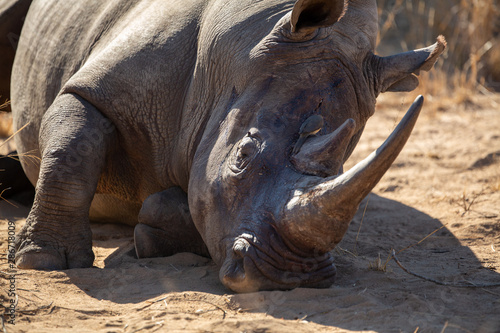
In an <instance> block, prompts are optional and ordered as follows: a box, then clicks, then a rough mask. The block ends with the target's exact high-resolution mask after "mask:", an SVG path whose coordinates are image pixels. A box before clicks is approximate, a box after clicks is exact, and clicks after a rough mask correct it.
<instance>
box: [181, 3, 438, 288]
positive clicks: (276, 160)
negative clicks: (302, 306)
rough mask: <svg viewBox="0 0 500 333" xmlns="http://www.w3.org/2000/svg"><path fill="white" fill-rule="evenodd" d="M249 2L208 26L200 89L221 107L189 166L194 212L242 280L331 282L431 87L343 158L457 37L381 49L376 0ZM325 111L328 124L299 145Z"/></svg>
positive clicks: (215, 15)
mask: <svg viewBox="0 0 500 333" xmlns="http://www.w3.org/2000/svg"><path fill="white" fill-rule="evenodd" d="M267 6H268V7H269V5H267ZM231 7H235V8H231ZM239 7H240V8H239V9H236V5H234V4H225V5H224V6H222V5H221V6H220V7H218V6H217V5H214V6H213V7H212V8H209V9H208V11H209V13H208V14H206V17H210V18H211V19H210V21H208V20H205V21H204V22H203V24H202V28H201V31H200V36H201V42H200V46H199V49H198V55H199V56H198V64H197V67H196V70H195V73H194V80H195V81H194V85H195V87H196V86H197V88H196V89H194V91H197V92H198V94H197V98H198V99H199V98H200V96H201V97H202V98H203V100H206V101H207V107H208V108H210V109H211V111H210V117H209V118H208V119H207V120H206V122H205V124H204V125H205V126H204V131H203V135H202V136H201V137H200V139H199V144H198V148H197V150H196V153H195V155H194V157H193V161H192V167H191V171H190V173H191V174H190V180H189V205H190V210H191V214H192V216H193V221H194V222H195V224H196V227H197V229H198V231H199V232H200V234H201V235H202V237H203V239H204V241H205V243H206V245H207V247H208V249H209V251H210V253H211V255H212V257H213V259H214V260H215V261H216V262H217V263H218V264H219V265H220V266H221V269H220V279H221V281H222V283H223V284H224V285H225V286H227V287H228V288H230V289H232V290H234V291H237V292H250V291H256V290H266V289H291V288H295V287H298V286H305V287H328V286H330V285H331V284H332V282H333V279H334V276H335V273H336V269H335V266H334V265H333V261H332V258H331V256H330V253H329V251H331V250H332V249H333V248H334V247H335V246H336V245H337V244H338V243H339V242H340V240H341V239H342V237H343V236H344V234H345V232H346V230H347V228H348V226H349V223H350V221H351V219H352V218H353V216H354V214H355V212H356V210H357V208H358V206H359V204H360V202H361V200H362V199H363V198H364V197H365V196H366V195H367V194H368V193H369V192H370V191H371V189H372V188H373V187H374V186H375V185H376V183H377V182H378V181H379V179H380V178H381V177H382V176H383V174H384V173H385V172H386V170H387V169H388V168H389V167H390V165H391V163H392V162H393V161H394V159H395V158H396V156H397V154H398V153H399V151H400V150H401V149H402V147H403V145H404V144H405V142H406V140H407V138H408V137H409V135H410V132H411V130H412V128H413V125H414V123H415V121H416V119H417V117H418V113H419V111H420V108H421V106H422V98H421V97H420V98H418V99H417V100H416V101H415V103H414V104H413V105H412V106H411V108H410V110H409V111H408V113H407V115H406V116H405V118H404V119H403V120H402V121H401V123H400V125H399V126H398V127H397V128H396V130H395V131H394V133H392V135H391V136H390V137H389V138H388V139H387V140H386V142H385V143H384V144H383V145H382V146H381V147H380V148H379V149H377V151H375V152H374V153H373V154H371V155H370V156H369V157H367V158H366V159H365V160H363V161H361V162H359V163H358V164H357V165H356V166H355V167H353V168H352V169H350V170H348V171H347V172H345V173H344V172H343V168H342V165H343V164H344V162H345V161H346V160H347V158H348V157H349V155H350V154H351V152H352V151H353V149H354V147H355V146H356V144H357V142H358V140H359V138H360V135H361V133H362V131H363V128H364V126H365V123H366V121H367V119H368V118H369V117H370V116H371V115H372V114H373V113H374V110H375V101H376V97H377V96H378V95H379V94H380V93H381V92H386V91H411V90H413V89H415V88H416V87H417V85H418V79H417V77H416V75H415V74H418V73H419V71H420V70H429V69H431V67H432V66H433V65H434V63H435V62H436V61H437V59H438V57H439V55H440V54H441V53H442V52H443V50H444V49H445V44H446V43H445V41H444V38H442V37H440V38H438V41H437V43H436V44H434V45H432V46H430V47H428V48H425V49H420V50H415V51H411V52H407V53H402V54H397V55H393V56H390V57H379V56H376V55H374V48H375V41H376V36H377V31H378V30H377V29H378V23H377V7H376V1H375V0H351V1H347V2H344V0H298V1H297V2H296V3H295V4H293V7H291V6H290V5H288V6H285V7H283V5H279V2H277V4H276V6H275V7H272V8H271V9H269V8H267V10H265V8H264V6H263V5H262V4H261V3H260V2H256V3H255V4H254V5H253V6H251V7H243V8H241V6H239ZM230 13H231V14H230ZM227 21H231V22H236V24H234V25H231V26H229V25H228V24H226V22H227ZM266 24H269V26H267V25H266ZM207 91H210V92H211V95H210V96H209V93H208V92H207ZM314 115H316V116H318V115H319V116H320V117H321V119H322V120H323V122H322V124H319V125H318V126H317V127H318V128H317V130H319V132H317V133H316V135H315V136H312V135H311V136H309V137H306V138H305V142H304V143H303V145H302V146H301V147H300V149H295V150H294V146H295V145H296V143H297V140H298V139H299V137H300V134H299V132H300V129H301V127H303V125H304V123H305V122H307V121H308V119H309V118H310V117H311V116H314Z"/></svg>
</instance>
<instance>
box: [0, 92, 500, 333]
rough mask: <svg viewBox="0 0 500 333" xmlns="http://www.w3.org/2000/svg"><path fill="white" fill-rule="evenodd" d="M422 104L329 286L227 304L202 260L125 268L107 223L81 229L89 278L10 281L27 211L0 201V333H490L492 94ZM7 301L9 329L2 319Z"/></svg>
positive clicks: (495, 165)
mask: <svg viewBox="0 0 500 333" xmlns="http://www.w3.org/2000/svg"><path fill="white" fill-rule="evenodd" d="M404 96H406V97H404ZM410 102H411V99H410V97H409V96H408V95H401V96H400V95H392V97H390V98H387V97H385V98H384V97H383V98H382V99H381V100H380V102H379V105H378V108H377V113H376V115H375V116H374V117H373V118H372V119H371V120H370V122H369V124H368V126H367V129H366V131H365V134H364V136H363V138H362V140H361V142H360V144H359V145H358V148H357V150H356V152H355V154H354V155H353V156H352V158H351V159H350V161H349V162H348V164H349V166H352V165H353V163H354V162H355V161H359V160H360V159H362V158H364V157H365V156H366V155H368V153H369V152H371V151H372V150H373V149H375V148H376V147H377V146H378V145H379V144H380V143H381V142H382V141H383V140H384V139H385V138H386V137H387V136H388V135H389V133H390V132H391V130H392V129H393V128H394V126H395V124H396V123H397V121H398V119H399V118H401V117H402V116H403V114H404V111H405V110H406V108H407V107H408V106H409V104H410ZM433 105H436V101H432V100H427V102H426V105H424V108H425V109H424V111H423V114H422V116H421V119H419V122H418V123H417V126H416V128H415V130H414V133H413V135H412V137H411V138H410V141H409V143H408V144H407V146H406V147H405V149H404V151H403V152H402V153H401V155H400V157H399V158H398V159H397V161H396V162H395V163H394V165H393V166H392V168H391V169H390V170H389V172H388V173H387V174H386V175H385V176H384V178H383V179H382V180H381V182H380V183H379V185H378V186H377V187H376V188H375V190H374V191H373V193H371V194H370V195H369V196H368V198H367V199H365V201H364V202H363V203H362V204H361V206H360V210H359V212H358V214H357V215H356V217H355V218H354V220H353V222H352V224H351V226H350V229H349V231H348V233H347V235H346V237H345V238H344V240H343V241H342V243H341V244H340V246H339V247H337V249H336V250H334V256H335V260H336V264H337V268H338V278H337V281H336V283H335V284H334V285H333V286H331V287H330V288H329V289H323V290H318V289H303V288H299V289H295V290H291V291H284V292H280V291H274V292H257V293H250V294H241V295H238V294H234V293H232V292H230V291H229V290H227V289H225V288H224V287H223V286H222V284H221V283H220V282H219V280H218V269H217V267H216V266H215V265H214V264H213V263H212V262H211V261H210V260H208V259H205V258H202V257H198V256H196V255H193V254H188V253H181V254H178V255H175V256H172V257H168V258H156V259H142V260H138V259H135V258H134V256H133V251H132V249H133V237H132V229H131V228H128V227H124V226H119V225H98V224H95V225H92V230H93V233H94V236H93V237H94V244H93V246H94V252H95V254H96V261H95V267H93V268H87V269H72V270H65V271H54V272H38V271H15V270H10V269H9V267H8V264H7V260H6V255H5V253H6V249H7V246H8V242H7V232H8V222H9V221H11V222H15V224H16V227H17V228H18V229H19V228H20V227H21V225H22V224H23V223H24V220H25V218H26V215H27V213H28V209H27V208H25V207H17V208H16V207H13V206H11V205H10V204H8V203H6V202H0V235H1V236H0V250H1V253H2V255H1V264H0V271H1V273H0V283H1V286H0V303H1V304H3V306H4V307H3V308H2V307H0V313H1V312H2V311H7V312H5V313H4V315H3V321H4V324H5V326H4V332H5V331H6V332H68V331H71V332H127V333H131V332H167V331H168V332H181V331H182V332H286V333H289V332H324V331H325V332H326V331H328V332H344V331H370V332H447V333H450V332H500V287H481V286H479V285H480V284H500V274H499V273H500V255H499V253H500V97H499V96H494V95H492V96H489V97H484V96H483V97H476V98H474V100H473V103H468V104H467V105H465V106H459V107H455V106H453V107H452V106H451V105H453V104H450V106H446V103H444V104H443V103H441V105H443V107H442V108H441V110H437V111H433V110H434V107H433ZM438 229H439V230H438ZM436 230H438V231H437V232H435V233H434V234H432V235H431V236H430V237H428V238H425V237H426V236H427V235H429V234H431V233H432V232H434V231H436ZM424 238H425V239H424ZM412 245H413V246H412ZM408 246H412V247H410V248H407V247H408ZM405 248H407V249H405ZM391 249H395V250H396V251H401V250H403V251H401V252H398V254H397V257H398V259H399V260H400V262H401V263H402V264H403V265H404V266H405V267H406V268H407V269H409V270H411V271H413V272H415V273H418V274H421V275H424V276H426V277H428V278H432V279H435V280H439V281H443V282H446V283H448V284H462V285H463V284H469V285H471V284H476V288H459V287H452V286H443V285H438V284H435V283H433V282H430V281H427V280H424V279H421V278H418V277H415V276H412V275H410V274H408V273H406V272H405V271H403V270H402V269H401V268H400V267H398V266H397V264H396V262H395V261H394V260H391V261H390V262H389V263H387V264H386V265H385V262H386V259H387V257H388V256H389V254H390V253H391ZM378 258H380V262H378ZM9 273H15V275H14V279H13V281H14V280H15V294H16V295H17V296H16V297H14V296H9V295H8V291H9V280H8V277H9V276H10V275H8V274H9ZM11 300H13V301H16V302H17V303H16V308H15V315H16V317H15V325H12V324H9V323H8V321H9V320H11V317H10V316H9V313H8V309H7V310H6V309H5V307H9V304H10V303H9V302H10V301H11ZM1 326H2V324H1V323H0V327H1Z"/></svg>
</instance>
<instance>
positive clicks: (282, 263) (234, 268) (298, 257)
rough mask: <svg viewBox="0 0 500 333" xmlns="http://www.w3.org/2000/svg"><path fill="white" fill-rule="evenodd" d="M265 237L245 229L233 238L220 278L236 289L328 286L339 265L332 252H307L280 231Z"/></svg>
mask: <svg viewBox="0 0 500 333" xmlns="http://www.w3.org/2000/svg"><path fill="white" fill-rule="evenodd" d="M264 235H265V236H264V237H263V238H265V239H262V238H258V237H256V236H255V235H254V234H252V233H242V234H240V235H239V236H238V237H236V238H235V239H234V242H233V244H232V246H230V247H229V249H228V251H227V256H226V259H225V261H224V263H223V265H222V267H221V270H220V280H221V281H222V283H223V284H224V285H225V286H226V287H228V288H229V289H231V290H233V291H235V292H253V291H257V290H277V289H278V290H288V289H293V288H297V287H312V288H328V287H330V286H331V285H332V284H333V281H334V278H335V274H336V268H335V265H334V264H333V258H332V257H331V255H330V253H323V254H316V255H315V254H306V253H303V252H301V251H300V250H298V249H296V248H294V247H293V246H292V245H291V244H287V242H286V241H284V240H283V239H282V238H281V237H280V236H279V235H278V234H277V232H276V231H275V230H274V229H272V231H271V232H267V233H264Z"/></svg>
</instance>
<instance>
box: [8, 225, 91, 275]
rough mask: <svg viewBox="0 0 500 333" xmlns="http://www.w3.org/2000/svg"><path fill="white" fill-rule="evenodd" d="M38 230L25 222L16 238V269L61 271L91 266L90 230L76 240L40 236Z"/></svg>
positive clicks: (48, 235)
mask: <svg viewBox="0 0 500 333" xmlns="http://www.w3.org/2000/svg"><path fill="white" fill-rule="evenodd" d="M38 223H40V222H38ZM42 224H43V222H42ZM40 229H43V228H40V225H37V223H33V222H32V223H30V222H29V218H28V221H27V223H26V225H25V227H24V228H23V230H21V232H20V234H19V235H18V236H17V239H16V240H17V242H16V256H15V263H16V265H17V267H18V268H20V269H43V270H61V269H68V268H83V267H90V266H92V264H93V262H94V253H93V252H92V236H91V233H90V230H89V231H88V232H82V233H79V235H78V239H71V238H73V237H67V236H66V235H50V234H51V233H50V232H44V233H41V232H40ZM32 230H37V232H32ZM46 231H47V230H46ZM42 235H43V236H42ZM56 239H57V241H56Z"/></svg>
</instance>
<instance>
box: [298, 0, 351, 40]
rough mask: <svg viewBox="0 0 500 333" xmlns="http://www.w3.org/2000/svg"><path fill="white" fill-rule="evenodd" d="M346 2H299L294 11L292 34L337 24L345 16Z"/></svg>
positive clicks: (311, 0)
mask: <svg viewBox="0 0 500 333" xmlns="http://www.w3.org/2000/svg"><path fill="white" fill-rule="evenodd" d="M344 7H345V6H344V0H297V2H295V5H294V6H293V10H292V18H291V22H290V24H291V28H292V32H299V31H300V32H311V31H314V30H316V29H317V28H321V27H327V26H330V25H332V24H334V23H336V22H337V21H338V20H339V19H340V18H341V17H342V15H343V14H344Z"/></svg>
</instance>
